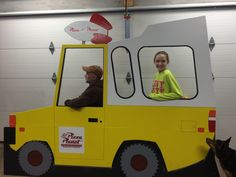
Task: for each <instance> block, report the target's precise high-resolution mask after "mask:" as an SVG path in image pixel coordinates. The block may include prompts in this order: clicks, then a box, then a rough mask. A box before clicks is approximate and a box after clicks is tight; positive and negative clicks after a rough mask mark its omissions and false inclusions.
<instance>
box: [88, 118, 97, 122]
mask: <svg viewBox="0 0 236 177" xmlns="http://www.w3.org/2000/svg"><path fill="white" fill-rule="evenodd" d="M88 122H98V118H88Z"/></svg>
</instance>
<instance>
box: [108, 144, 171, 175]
mask: <svg viewBox="0 0 236 177" xmlns="http://www.w3.org/2000/svg"><path fill="white" fill-rule="evenodd" d="M137 143H141V144H146V145H149V146H151V147H153V148H154V150H155V151H156V152H157V153H158V154H159V155H160V160H161V163H162V164H163V171H164V172H167V168H166V164H165V161H164V158H163V156H162V153H161V150H160V148H159V147H158V145H157V144H156V143H155V142H152V141H142V140H129V141H124V142H123V143H122V144H121V145H120V147H119V149H118V151H117V152H116V155H115V157H114V159H113V162H112V167H115V166H116V163H117V161H118V158H119V155H120V154H121V152H122V150H123V149H124V148H125V147H126V146H128V145H131V144H137Z"/></svg>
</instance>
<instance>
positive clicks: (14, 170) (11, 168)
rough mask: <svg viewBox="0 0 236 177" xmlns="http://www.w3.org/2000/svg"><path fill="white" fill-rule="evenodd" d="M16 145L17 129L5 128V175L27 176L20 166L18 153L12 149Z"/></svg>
mask: <svg viewBox="0 0 236 177" xmlns="http://www.w3.org/2000/svg"><path fill="white" fill-rule="evenodd" d="M10 144H15V128H11V127H5V128H4V149H3V151H4V175H22V176H23V175H26V174H25V173H24V172H23V171H22V170H21V168H20V166H19V165H18V153H17V151H14V150H12V149H11V147H10Z"/></svg>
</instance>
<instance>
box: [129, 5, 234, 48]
mask: <svg viewBox="0 0 236 177" xmlns="http://www.w3.org/2000/svg"><path fill="white" fill-rule="evenodd" d="M197 16H206V19H207V27H208V36H209V39H210V37H211V36H213V37H214V39H215V42H216V43H236V33H235V31H236V20H235V16H236V11H235V10H224V9H223V10H217V9H212V10H208V11H204V10H193V9H191V10H182V11H181V10H176V11H170V10H169V11H160V12H158V13H155V12H153V13H152V12H149V13H147V12H143V13H141V12H138V13H133V14H131V29H132V35H133V36H139V35H141V34H142V32H143V31H144V30H145V28H146V27H147V26H148V25H150V24H155V23H163V22H167V21H173V20H180V19H185V18H193V17H197ZM193 30H195V29H193Z"/></svg>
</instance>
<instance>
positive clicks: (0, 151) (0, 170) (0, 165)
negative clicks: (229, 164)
mask: <svg viewBox="0 0 236 177" xmlns="http://www.w3.org/2000/svg"><path fill="white" fill-rule="evenodd" d="M216 162H217V167H218V169H219V172H220V176H221V177H226V176H225V174H224V172H223V171H222V169H221V167H220V166H219V163H218V160H217V159H216ZM0 177H20V176H10V175H3V144H2V143H0Z"/></svg>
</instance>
